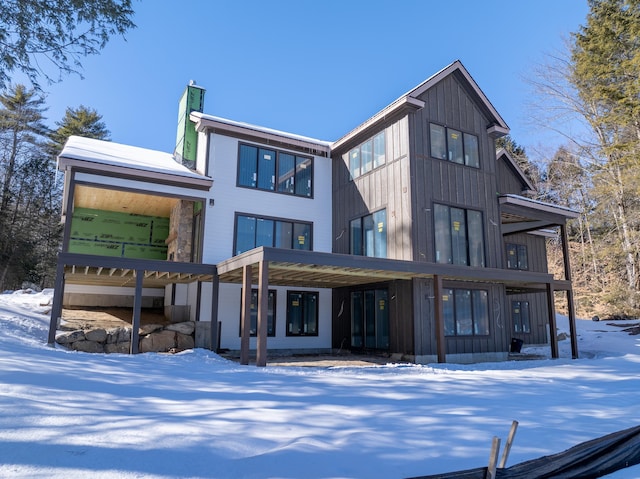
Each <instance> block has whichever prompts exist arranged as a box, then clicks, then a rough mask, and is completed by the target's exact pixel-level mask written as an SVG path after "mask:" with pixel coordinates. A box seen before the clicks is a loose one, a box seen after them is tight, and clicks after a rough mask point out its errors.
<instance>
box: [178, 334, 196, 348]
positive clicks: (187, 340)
mask: <svg viewBox="0 0 640 479" xmlns="http://www.w3.org/2000/svg"><path fill="white" fill-rule="evenodd" d="M194 347H195V342H194V340H193V336H191V335H190V334H182V333H176V349H177V350H178V351H184V350H185V349H193V348H194Z"/></svg>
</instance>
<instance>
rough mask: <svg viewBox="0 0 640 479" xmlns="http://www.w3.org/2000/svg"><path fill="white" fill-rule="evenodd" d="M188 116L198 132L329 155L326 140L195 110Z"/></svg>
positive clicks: (318, 154)
mask: <svg viewBox="0 0 640 479" xmlns="http://www.w3.org/2000/svg"><path fill="white" fill-rule="evenodd" d="M189 118H190V120H191V121H193V122H194V123H195V125H196V130H197V131H199V132H204V131H207V130H209V131H213V132H216V133H221V134H226V135H229V136H235V137H241V138H247V139H250V140H255V141H262V142H266V143H275V144H276V145H282V146H283V147H286V146H288V147H293V149H300V150H302V151H305V152H308V153H312V154H314V155H317V156H329V155H330V151H331V143H330V142H328V141H322V140H317V139H315V138H309V137H306V136H302V135H295V134H293V133H287V132H284V131H279V130H274V129H271V128H265V127H262V126H258V125H252V124H250V123H243V122H239V121H233V120H229V119H226V118H220V117H217V116H212V115H207V114H205V113H201V112H197V111H194V112H191V115H190V117H189Z"/></svg>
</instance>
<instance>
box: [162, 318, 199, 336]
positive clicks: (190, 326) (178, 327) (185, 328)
mask: <svg viewBox="0 0 640 479" xmlns="http://www.w3.org/2000/svg"><path fill="white" fill-rule="evenodd" d="M164 329H166V330H169V331H177V332H178V333H182V334H193V332H194V331H195V330H196V324H195V321H185V322H183V323H174V324H169V325H168V326H166V327H165V328H164Z"/></svg>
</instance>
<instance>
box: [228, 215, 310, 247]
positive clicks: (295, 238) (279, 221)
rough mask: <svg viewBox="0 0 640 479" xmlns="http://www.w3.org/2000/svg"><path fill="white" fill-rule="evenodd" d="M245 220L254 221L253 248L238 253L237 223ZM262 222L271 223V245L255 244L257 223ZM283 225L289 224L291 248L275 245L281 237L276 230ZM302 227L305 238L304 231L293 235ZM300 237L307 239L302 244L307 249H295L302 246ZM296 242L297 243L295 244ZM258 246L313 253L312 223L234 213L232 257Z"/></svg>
mask: <svg viewBox="0 0 640 479" xmlns="http://www.w3.org/2000/svg"><path fill="white" fill-rule="evenodd" d="M241 218H242V219H243V220H246V219H254V220H255V226H254V232H253V235H254V239H253V247H252V248H249V249H245V250H243V251H239V250H238V233H239V228H238V221H239V220H240V219H241ZM259 220H262V221H265V222H268V221H270V222H272V223H273V224H272V230H271V236H270V237H271V245H268V244H260V245H258V244H257V241H256V240H257V238H258V221H259ZM283 223H289V224H290V225H291V235H290V237H291V247H284V246H282V245H276V240H277V238H278V237H282V235H281V234H279V231H278V228H279V227H280V226H282V224H283ZM300 227H303V228H304V229H305V230H306V231H307V232H308V235H306V236H305V231H302V232H300V231H299V233H302V234H298V235H295V234H294V233H295V232H296V228H300ZM300 237H304V238H306V239H308V241H307V240H306V239H305V242H304V244H305V245H307V244H308V247H305V248H299V247H296V244H303V243H300ZM296 242H297V243H296ZM259 246H267V247H271V248H282V249H294V250H306V251H313V223H312V222H309V221H298V220H292V219H288V218H277V217H271V216H261V215H254V214H251V213H241V212H236V214H235V219H234V227H233V246H232V247H233V250H232V252H231V255H232V256H238V255H240V254H242V253H244V252H246V251H251V250H252V249H254V248H258V247H259Z"/></svg>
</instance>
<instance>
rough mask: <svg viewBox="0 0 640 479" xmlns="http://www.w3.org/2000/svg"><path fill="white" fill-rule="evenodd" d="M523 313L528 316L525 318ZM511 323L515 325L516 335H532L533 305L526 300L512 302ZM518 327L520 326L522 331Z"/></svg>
mask: <svg viewBox="0 0 640 479" xmlns="http://www.w3.org/2000/svg"><path fill="white" fill-rule="evenodd" d="M525 306H526V307H525ZM523 311H526V314H525V315H524V317H523V314H522V312H523ZM516 318H517V319H516ZM511 321H512V323H513V332H514V333H516V334H530V333H531V303H530V302H529V301H526V300H517V299H514V300H512V301H511ZM518 326H520V330H518ZM525 328H526V329H525Z"/></svg>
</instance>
